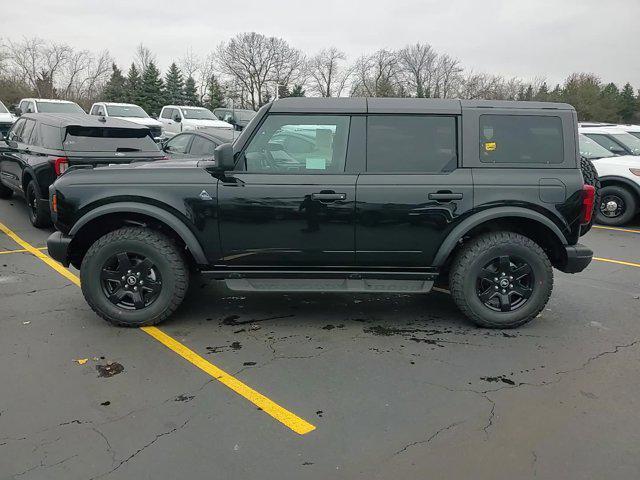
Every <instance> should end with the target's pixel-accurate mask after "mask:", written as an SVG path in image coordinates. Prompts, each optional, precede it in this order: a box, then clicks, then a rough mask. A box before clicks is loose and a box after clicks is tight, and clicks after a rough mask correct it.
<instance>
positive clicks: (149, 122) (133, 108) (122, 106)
mask: <svg viewBox="0 0 640 480" xmlns="http://www.w3.org/2000/svg"><path fill="white" fill-rule="evenodd" d="M89 114H90V115H97V116H99V117H111V118H119V119H120V120H126V121H128V122H133V123H137V124H138V125H144V126H146V127H149V130H151V136H152V137H153V138H154V139H155V140H156V141H160V139H161V138H162V123H161V122H159V121H158V120H155V119H154V118H151V117H150V116H149V114H148V113H147V112H145V111H144V109H143V108H142V107H139V106H138V105H134V104H133V103H113V102H98V103H94V104H93V106H92V107H91V110H90V111H89Z"/></svg>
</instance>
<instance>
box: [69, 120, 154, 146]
mask: <svg viewBox="0 0 640 480" xmlns="http://www.w3.org/2000/svg"><path fill="white" fill-rule="evenodd" d="M62 145H63V147H64V150H68V151H75V152H157V151H158V146H157V145H156V143H155V142H154V141H153V139H152V138H151V137H150V136H149V131H148V130H146V129H129V128H107V127H80V126H70V127H67V128H66V131H65V136H64V140H63V142H62Z"/></svg>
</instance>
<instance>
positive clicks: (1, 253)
mask: <svg viewBox="0 0 640 480" xmlns="http://www.w3.org/2000/svg"><path fill="white" fill-rule="evenodd" d="M46 249H47V247H36V250H46ZM28 251H29V250H26V249H24V248H18V249H16V250H2V251H0V255H6V254H8V253H25V252H28Z"/></svg>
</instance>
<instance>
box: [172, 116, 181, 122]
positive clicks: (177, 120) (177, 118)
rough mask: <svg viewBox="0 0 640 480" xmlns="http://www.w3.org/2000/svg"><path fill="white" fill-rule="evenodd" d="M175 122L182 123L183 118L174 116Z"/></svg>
mask: <svg viewBox="0 0 640 480" xmlns="http://www.w3.org/2000/svg"><path fill="white" fill-rule="evenodd" d="M173 121H174V122H178V123H180V122H181V121H182V117H181V116H180V115H174V116H173Z"/></svg>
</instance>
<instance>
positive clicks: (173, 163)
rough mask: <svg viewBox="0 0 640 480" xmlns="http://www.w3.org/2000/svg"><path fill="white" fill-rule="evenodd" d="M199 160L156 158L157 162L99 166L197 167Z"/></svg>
mask: <svg viewBox="0 0 640 480" xmlns="http://www.w3.org/2000/svg"><path fill="white" fill-rule="evenodd" d="M198 162H199V160H156V161H155V162H134V163H126V164H122V165H108V166H104V167H99V168H109V169H119V170H121V169H123V168H124V169H132V168H152V169H155V168H197V167H198Z"/></svg>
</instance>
